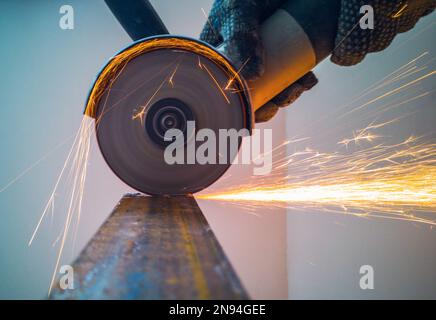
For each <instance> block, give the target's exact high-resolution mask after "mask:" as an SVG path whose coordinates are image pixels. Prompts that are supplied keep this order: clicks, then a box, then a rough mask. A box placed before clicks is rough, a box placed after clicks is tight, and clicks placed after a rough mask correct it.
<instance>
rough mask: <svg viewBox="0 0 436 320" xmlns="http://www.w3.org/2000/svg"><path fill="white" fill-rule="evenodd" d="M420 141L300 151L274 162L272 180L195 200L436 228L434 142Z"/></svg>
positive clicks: (411, 139)
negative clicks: (345, 150) (346, 151)
mask: <svg viewBox="0 0 436 320" xmlns="http://www.w3.org/2000/svg"><path fill="white" fill-rule="evenodd" d="M422 140H423V138H417V137H410V138H408V139H406V140H405V141H403V142H401V143H399V144H395V145H383V144H378V145H376V146H373V147H369V148H366V149H363V150H360V151H357V152H354V153H351V154H343V153H340V152H334V153H321V152H318V151H316V150H311V149H309V148H305V149H303V150H301V151H297V152H294V153H292V154H290V155H288V156H287V157H285V158H283V159H281V160H280V161H278V162H276V163H275V168H278V169H279V170H276V172H275V173H273V175H272V176H271V177H264V178H261V179H258V180H256V181H253V183H248V184H244V185H240V186H237V187H235V188H230V189H227V190H223V191H218V192H211V193H207V194H202V195H200V196H199V198H201V199H209V200H220V201H231V202H235V203H237V204H239V205H242V206H244V205H248V206H252V205H257V206H262V205H267V206H278V207H284V208H318V209H321V210H324V211H329V212H340V213H349V214H352V215H356V216H364V217H381V218H388V219H397V220H407V221H414V222H421V223H425V224H429V225H436V218H435V217H434V214H435V213H436V144H429V143H425V142H422ZM282 164H285V166H282ZM280 168H282V169H286V170H287V175H284V174H283V172H280ZM280 176H281V178H280ZM420 213H422V215H423V216H420ZM428 214H430V215H431V217H430V218H428V217H425V216H427V215H428Z"/></svg>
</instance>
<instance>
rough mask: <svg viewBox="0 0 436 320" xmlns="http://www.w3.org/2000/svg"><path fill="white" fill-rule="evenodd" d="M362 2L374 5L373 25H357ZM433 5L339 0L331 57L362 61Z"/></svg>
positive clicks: (344, 62)
mask: <svg viewBox="0 0 436 320" xmlns="http://www.w3.org/2000/svg"><path fill="white" fill-rule="evenodd" d="M363 4H365V5H370V6H371V7H372V8H373V11H374V29H362V28H360V27H359V25H358V24H359V20H360V18H361V16H362V14H360V7H361V6H362V5H363ZM435 7H436V1H435V0H409V1H405V0H366V1H364V2H362V1H361V0H341V9H340V13H339V21H338V32H337V35H336V39H335V49H334V50H333V53H332V55H331V58H330V59H331V61H332V62H334V63H336V64H339V65H341V66H351V65H355V64H357V63H359V62H361V61H362V60H363V58H365V56H366V54H368V53H370V52H377V51H381V50H384V49H385V48H387V47H388V46H389V45H390V44H391V42H392V40H393V39H394V38H395V36H396V35H397V34H399V33H402V32H406V31H409V30H410V29H412V28H413V27H414V26H415V24H416V23H417V22H418V20H419V19H420V18H421V17H423V16H425V15H428V14H430V13H431V12H433V10H434V9H435Z"/></svg>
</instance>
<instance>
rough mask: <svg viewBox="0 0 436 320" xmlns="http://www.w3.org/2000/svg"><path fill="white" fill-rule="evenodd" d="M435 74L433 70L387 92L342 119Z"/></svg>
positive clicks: (435, 71)
mask: <svg viewBox="0 0 436 320" xmlns="http://www.w3.org/2000/svg"><path fill="white" fill-rule="evenodd" d="M435 73H436V70H433V71H431V72H429V73H427V74H425V75H423V76H421V77H419V78H417V79H414V80H412V81H409V82H408V83H406V84H403V85H401V86H399V87H398V88H395V89H392V90H390V91H388V92H386V93H384V94H382V95H380V96H378V97H376V98H374V99H371V100H369V101H368V102H365V103H364V104H362V105H360V106H359V107H357V108H354V109H353V110H351V111H349V112H346V113H344V114H343V116H342V117H344V116H346V115H348V114H350V113H352V112H354V111H357V110H359V109H362V108H364V107H366V106H368V105H370V104H372V103H374V102H377V101H379V100H381V99H383V98H386V97H387V96H391V95H393V94H396V93H398V92H400V91H401V90H403V89H405V88H407V87H409V86H411V85H412V84H415V83H418V82H419V81H421V80H424V79H425V78H428V77H430V76H432V75H434V74H435Z"/></svg>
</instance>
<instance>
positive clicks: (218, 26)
mask: <svg viewBox="0 0 436 320" xmlns="http://www.w3.org/2000/svg"><path fill="white" fill-rule="evenodd" d="M286 1H287V0H215V2H214V4H213V6H212V10H211V11H210V14H209V18H208V22H207V23H206V24H205V26H204V29H203V31H202V33H201V35H200V39H201V40H203V41H206V42H208V43H209V44H211V45H212V46H215V47H217V46H219V45H220V44H221V43H223V42H225V44H226V47H227V54H228V56H229V58H230V60H231V61H233V62H234V63H235V67H236V68H240V67H241V66H242V64H244V63H245V62H246V61H248V62H247V63H246V64H245V66H244V67H243V69H242V71H241V73H242V75H243V76H244V78H245V79H247V80H254V79H256V78H257V77H259V76H260V75H262V73H263V71H264V66H263V58H264V50H263V46H262V41H261V39H260V37H259V26H260V22H261V21H263V20H264V19H265V18H266V17H269V16H270V15H271V14H273V13H274V12H275V11H276V10H277V9H278V8H279V7H280V6H281V5H282V4H283V3H285V2H286ZM317 82H318V80H317V79H316V77H315V75H314V74H313V73H312V72H309V73H308V74H306V75H305V76H303V77H302V78H301V79H300V80H298V81H296V82H295V83H293V84H292V85H291V86H289V87H288V88H286V89H285V90H283V91H282V92H281V93H280V94H278V95H277V96H276V97H275V98H274V99H272V100H271V101H270V102H268V103H267V104H265V105H264V106H262V107H261V108H260V109H258V110H257V111H256V114H255V120H256V122H264V121H267V120H269V119H271V118H272V117H273V116H274V115H275V114H276V113H277V111H278V109H279V107H285V106H288V105H289V104H290V103H292V102H294V101H295V100H296V99H297V98H298V97H299V96H300V95H301V94H302V93H303V92H304V91H306V90H309V89H310V88H312V87H313V86H314V85H315V84H316V83H317Z"/></svg>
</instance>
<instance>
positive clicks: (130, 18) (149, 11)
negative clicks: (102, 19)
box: [105, 0, 168, 41]
mask: <svg viewBox="0 0 436 320" xmlns="http://www.w3.org/2000/svg"><path fill="white" fill-rule="evenodd" d="M105 2H106V4H107V6H108V7H109V9H110V10H111V11H112V13H113V14H114V16H115V17H116V18H117V20H118V21H119V22H120V24H121V26H122V27H123V28H124V30H126V32H127V33H128V35H129V36H130V37H131V38H132V39H133V40H134V41H136V40H139V39H143V38H147V37H151V36H156V35H159V34H168V29H167V28H166V27H165V25H164V24H163V22H162V20H161V19H160V17H159V16H158V14H157V13H156V11H155V10H154V8H153V6H152V5H151V3H150V2H149V1H148V0H105Z"/></svg>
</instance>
